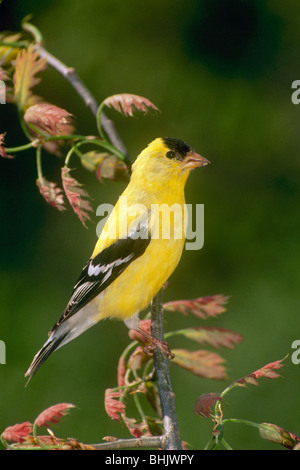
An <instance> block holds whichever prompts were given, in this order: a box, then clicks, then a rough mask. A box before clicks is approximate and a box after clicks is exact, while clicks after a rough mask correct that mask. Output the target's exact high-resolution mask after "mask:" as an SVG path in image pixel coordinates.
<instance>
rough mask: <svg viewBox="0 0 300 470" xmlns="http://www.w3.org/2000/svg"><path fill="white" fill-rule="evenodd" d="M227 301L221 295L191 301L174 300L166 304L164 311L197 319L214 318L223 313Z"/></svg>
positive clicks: (226, 298)
mask: <svg viewBox="0 0 300 470" xmlns="http://www.w3.org/2000/svg"><path fill="white" fill-rule="evenodd" d="M227 301H228V297H225V296H223V295H211V296H206V297H198V298H197V299H191V300H175V301H171V302H166V303H165V304H164V309H165V310H168V311H171V312H180V313H182V314H183V315H188V314H189V313H192V314H193V315H195V316H196V317H199V318H203V319H205V318H208V317H215V316H216V315H220V313H223V312H225V310H226V308H225V307H224V304H226V302H227Z"/></svg>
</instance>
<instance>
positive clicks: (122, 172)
mask: <svg viewBox="0 0 300 470" xmlns="http://www.w3.org/2000/svg"><path fill="white" fill-rule="evenodd" d="M126 171H127V166H126V165H125V163H123V162H122V161H121V160H120V159H119V158H117V157H115V156H114V155H111V156H109V157H106V158H104V159H103V160H102V161H101V162H99V165H98V167H97V169H96V177H97V178H98V180H99V181H100V182H101V181H102V179H103V178H104V179H108V180H111V181H128V175H127V174H126Z"/></svg>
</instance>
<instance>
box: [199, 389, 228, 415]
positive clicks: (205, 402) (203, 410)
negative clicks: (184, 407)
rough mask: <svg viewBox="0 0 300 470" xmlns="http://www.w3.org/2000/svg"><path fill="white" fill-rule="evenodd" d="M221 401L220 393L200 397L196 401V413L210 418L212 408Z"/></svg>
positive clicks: (205, 394)
mask: <svg viewBox="0 0 300 470" xmlns="http://www.w3.org/2000/svg"><path fill="white" fill-rule="evenodd" d="M219 400H222V397H221V396H220V395H219V394H218V393H204V394H203V395H200V397H199V398H198V400H197V401H196V404H195V407H194V413H196V414H199V415H201V416H206V417H207V418H209V417H210V415H211V407H212V406H213V405H214V404H215V403H216V402H217V401H219Z"/></svg>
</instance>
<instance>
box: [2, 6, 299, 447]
mask: <svg viewBox="0 0 300 470" xmlns="http://www.w3.org/2000/svg"><path fill="white" fill-rule="evenodd" d="M28 13H33V15H34V16H33V19H32V22H33V23H34V24H35V25H36V26H37V27H38V28H39V29H40V30H41V31H42V33H43V35H44V38H45V43H46V47H47V48H48V50H49V51H50V52H52V53H53V54H54V55H56V56H57V57H58V58H60V59H61V60H62V61H63V62H65V63H66V64H68V65H70V66H74V67H75V68H76V70H77V72H78V74H79V76H80V77H81V78H82V80H83V81H84V82H85V84H86V85H87V86H88V88H89V89H90V90H91V92H92V93H93V94H94V95H95V97H96V98H97V100H98V101H99V102H100V101H101V100H102V99H104V98H105V97H107V96H109V95H111V94H114V93H120V92H129V93H135V94H139V95H142V96H145V97H147V98H148V99H150V100H151V101H153V102H154V103H155V104H156V105H157V106H158V107H159V108H160V110H161V111H162V112H161V114H160V115H159V116H158V117H153V116H152V117H151V116H146V117H140V118H139V119H125V118H123V117H121V116H119V115H117V113H110V116H111V117H112V118H113V119H114V121H115V123H116V126H117V129H118V131H119V133H120V135H121V136H122V139H123V141H124V143H125V145H126V147H127V149H128V151H129V153H130V155H131V156H132V157H133V158H134V157H135V156H136V155H137V154H138V153H139V152H140V151H141V150H142V149H143V148H144V147H145V145H146V144H147V143H148V142H150V141H151V140H153V139H154V138H155V137H157V136H172V137H177V138H180V139H182V140H185V141H187V142H188V143H190V145H192V146H193V147H194V148H195V149H196V150H197V151H198V152H199V153H201V154H202V155H204V156H205V157H206V158H208V159H209V160H210V161H211V162H212V164H211V165H209V167H205V168H204V169H201V170H199V171H197V172H196V171H195V172H194V173H193V174H192V175H191V177H190V179H189V182H188V186H187V190H186V198H187V202H189V203H193V204H195V203H203V204H205V244H204V247H203V249H202V250H200V251H185V252H184V255H183V258H182V260H181V263H180V266H179V267H178V269H177V270H176V272H175V273H174V275H173V276H172V278H171V280H170V283H169V286H168V289H167V290H166V291H165V294H164V295H165V300H171V299H182V298H194V297H198V296H202V295H212V294H224V295H229V296H230V301H229V303H228V310H227V312H226V313H224V314H223V315H222V316H221V317H219V318H217V319H214V320H210V321H206V322H205V325H209V326H223V327H226V328H230V329H233V330H235V331H237V332H239V333H240V334H241V335H242V336H243V337H244V338H245V340H244V342H243V343H242V344H240V345H239V346H238V347H237V348H236V349H235V350H224V351H223V350H222V351H220V353H221V354H222V355H223V356H224V357H225V358H226V364H227V368H228V380H227V381H225V382H224V383H222V382H212V381H210V380H203V379H200V378H198V377H195V376H193V375H192V374H190V373H188V372H186V371H184V370H180V369H179V368H177V367H176V366H175V365H171V373H172V381H173V387H174V391H175V393H176V401H177V409H178V417H179V422H180V429H181V433H182V439H183V440H184V441H187V442H189V443H190V445H191V448H192V449H201V448H203V447H204V445H205V444H206V442H207V441H208V439H209V437H210V431H211V428H212V426H211V423H210V421H209V420H207V419H204V418H200V417H197V416H195V415H194V413H193V407H194V403H195V401H196V399H197V397H198V396H199V395H200V394H202V393H208V392H220V391H222V390H223V389H224V388H225V386H226V385H228V384H229V383H231V381H233V380H235V379H237V378H240V377H242V376H244V375H246V374H248V373H250V372H252V371H254V370H256V369H258V368H260V367H261V366H263V365H265V364H266V363H268V362H271V361H275V360H278V359H281V358H283V357H284V356H286V355H287V354H289V357H288V358H287V359H286V360H285V367H284V368H283V369H281V376H282V377H281V378H279V379H277V380H268V379H262V380H261V381H260V385H259V387H254V386H249V387H248V388H246V389H235V390H234V391H233V392H232V393H231V394H230V395H229V396H228V398H227V400H226V403H225V404H224V406H223V409H224V413H225V417H236V418H245V419H249V420H253V421H256V422H271V423H275V424H278V425H279V426H281V427H284V428H286V429H288V430H290V431H292V432H294V433H296V434H298V435H299V434H300V420H299V418H300V394H299V388H300V387H299V385H300V383H299V374H300V365H295V364H293V363H292V361H291V354H292V352H293V350H292V349H291V344H292V342H293V341H294V340H296V339H299V337H300V331H299V326H300V321H299V282H300V274H299V264H300V251H299V228H300V222H299V219H300V218H299V207H300V197H299V196H300V191H299V182H300V178H299V169H300V165H299V161H300V160H299V148H300V142H299V130H300V119H299V113H300V108H299V107H297V106H296V105H294V104H293V103H292V101H291V95H292V91H293V90H292V89H291V84H292V82H293V81H294V80H297V79H300V72H299V71H298V65H299V53H300V3H297V2H294V1H290V0H287V1H285V2H282V1H279V0H273V1H266V0H251V1H250V0H244V1H243V0H230V1H229V0H198V1H197V0H189V1H186V0H163V1H162V0H151V1H150V0H144V1H143V2H141V1H140V0H131V1H129V2H124V1H123V0H109V1H104V0H86V1H84V2H82V1H79V0H75V1H74V0H72V1H71V0H60V1H52V2H39V1H37V0H28V1H26V2H22V1H21V0H19V1H11V0H4V1H3V3H2V4H1V6H0V23H1V29H2V30H6V29H10V30H13V31H16V30H18V29H20V21H21V19H22V18H23V17H24V16H25V15H27V14H28ZM43 77H44V78H43V81H42V83H41V84H40V85H39V86H38V88H37V91H38V93H39V94H40V95H42V96H44V97H45V98H46V100H48V101H50V102H53V103H54V104H56V105H58V106H61V107H63V108H65V109H67V110H68V111H70V112H71V113H73V114H74V115H75V116H76V118H77V119H76V125H77V129H78V132H80V133H87V134H93V133H95V132H96V126H95V120H94V118H93V116H92V115H91V113H90V112H89V111H88V110H87V109H86V108H85V107H84V105H83V103H82V102H81V100H80V98H79V97H78V96H77V95H76V93H75V92H74V91H73V89H72V88H71V87H70V85H69V84H68V83H67V82H66V81H64V80H63V79H62V77H61V76H59V75H58V74H57V73H56V72H54V71H53V70H50V69H49V70H47V71H46V72H45V73H44V75H43ZM0 120H1V127H0V132H3V131H6V132H7V135H6V144H7V146H15V145H20V144H22V143H24V142H25V138H24V136H23V135H22V132H21V130H20V126H19V124H18V120H17V113H16V109H15V107H14V106H12V105H5V106H1V109H0ZM60 165H61V161H59V160H58V159H57V158H56V157H53V156H50V155H49V154H46V153H45V155H44V172H45V175H46V176H47V178H48V179H49V180H50V181H57V182H59V174H60ZM76 175H77V177H78V179H79V180H80V181H81V182H82V183H84V184H85V187H86V188H87V189H88V191H89V193H90V194H91V196H92V198H93V206H94V208H96V207H97V206H98V204H100V203H102V202H110V203H114V202H115V201H116V199H117V196H118V195H119V194H120V193H121V191H122V190H123V188H124V184H123V183H116V182H106V183H105V184H100V183H99V182H98V181H97V180H96V178H95V176H94V175H92V174H90V173H88V172H86V171H85V170H84V169H82V168H80V164H78V171H77V172H76ZM35 180H36V170H35V155H34V152H31V151H27V152H26V153H25V152H24V153H21V154H18V156H17V157H16V158H15V159H14V160H4V159H3V160H1V162H0V195H1V196H0V197H1V199H0V211H1V212H0V217H1V230H0V245H1V250H0V315H1V317H0V339H1V340H3V341H5V343H6V352H7V363H6V365H0V384H1V385H0V430H3V429H4V428H5V427H6V426H8V425H11V424H14V423H16V422H22V421H27V420H30V421H32V420H33V419H34V418H35V416H37V414H38V413H39V412H40V411H41V410H43V409H44V408H46V407H47V406H50V405H52V404H55V403H58V402H71V403H74V404H75V405H77V407H78V409H76V410H74V411H73V412H72V414H71V415H70V416H69V417H68V418H66V419H65V420H64V421H63V422H62V423H61V424H59V425H56V426H54V428H53V429H54V431H55V432H56V433H57V435H58V436H60V437H69V436H72V437H76V438H77V439H79V440H82V441H83V442H86V443H88V442H100V441H101V439H102V437H103V436H104V435H114V436H118V437H121V436H123V437H129V434H128V432H127V430H126V429H124V428H121V426H120V424H119V423H116V422H113V421H111V420H110V419H109V418H108V416H107V415H106V414H105V412H104V405H103V396H104V390H105V389H106V388H107V387H113V386H115V384H116V367H117V362H118V358H119V356H120V354H121V352H122V351H123V349H124V348H125V347H126V345H127V344H128V335H127V329H126V327H125V326H124V325H123V324H122V323H119V322H109V321H107V322H103V323H102V324H98V325H97V326H96V327H94V328H92V329H91V330H89V331H87V332H86V333H85V334H84V335H82V336H80V337H79V338H78V339H76V340H75V341H73V342H71V343H70V344H68V345H67V346H66V347H64V348H62V349H60V350H59V351H58V352H56V353H55V354H54V355H53V356H52V357H51V358H50V359H49V360H48V361H47V363H46V364H45V365H44V366H43V367H42V368H41V370H40V371H39V372H38V374H37V375H36V376H35V377H34V379H33V380H32V382H31V383H30V385H29V386H28V387H27V388H24V384H25V380H24V372H25V370H26V368H27V367H28V365H29V363H30V362H31V360H32V357H33V355H34V354H35V353H36V352H37V350H38V349H39V347H40V346H41V345H42V343H43V342H44V341H45V339H46V337H47V331H48V330H49V328H50V327H51V326H52V324H53V323H54V321H55V320H56V319H57V317H58V316H59V314H60V313H61V311H62V310H63V308H64V307H65V304H66V302H67V301H68V298H69V295H70V291H71V289H72V287H73V284H74V282H75V281H76V279H77V276H78V275H79V273H80V270H81V267H82V266H83V265H84V263H85V262H86V260H87V259H88V257H89V256H90V253H91V250H92V248H93V246H94V243H95V227H96V222H97V220H96V217H94V222H95V223H90V224H89V230H86V229H84V227H83V226H82V225H81V224H80V222H79V221H78V220H77V218H76V216H75V215H74V214H73V212H72V210H71V209H70V210H68V211H67V212H64V213H60V212H58V211H56V210H55V209H53V208H51V207H50V206H48V205H47V204H46V203H45V202H44V200H43V199H42V198H41V196H40V195H39V192H38V189H37V187H36V185H35ZM196 324H199V322H197V319H193V318H183V317H181V316H180V315H179V314H175V313H174V314H172V315H171V314H168V316H167V323H166V330H168V329H169V330H170V329H172V328H174V327H175V326H178V325H180V326H187V325H196ZM171 346H180V347H182V346H184V347H187V346H188V344H187V343H184V344H183V343H182V342H180V343H175V341H174V343H171ZM190 347H191V348H194V349H196V346H195V345H190ZM224 437H225V438H226V440H227V441H228V442H229V443H230V444H231V445H232V446H233V447H234V448H236V449H272V448H275V445H273V444H272V443H269V442H267V441H263V440H261V439H260V438H259V436H258V433H257V431H256V430H255V429H251V428H248V427H246V426H243V425H233V424H231V425H228V426H227V428H226V429H225V436H224Z"/></svg>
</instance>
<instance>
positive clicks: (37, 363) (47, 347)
mask: <svg viewBox="0 0 300 470" xmlns="http://www.w3.org/2000/svg"><path fill="white" fill-rule="evenodd" d="M67 335H68V332H65V333H64V334H63V335H61V336H58V337H57V336H56V337H55V336H54V334H52V335H51V336H50V338H49V339H48V340H47V341H46V343H45V344H44V345H43V347H42V348H41V349H40V350H39V351H38V353H37V354H36V355H35V356H34V358H33V361H32V363H31V364H30V366H29V367H28V369H27V371H26V372H25V377H28V380H27V382H26V386H27V385H28V383H29V382H30V380H31V379H32V377H33V376H34V374H35V373H36V372H37V370H38V369H39V368H40V367H41V365H42V364H44V362H45V361H46V359H47V358H48V357H49V356H50V354H51V353H53V351H55V350H56V349H57V348H58V347H59V346H60V345H61V343H62V341H63V340H64V339H65V338H66V336H67Z"/></svg>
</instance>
